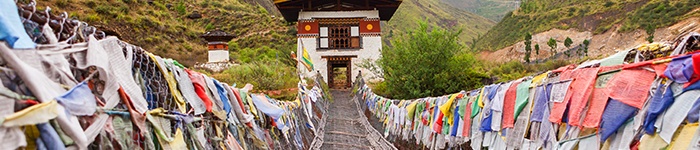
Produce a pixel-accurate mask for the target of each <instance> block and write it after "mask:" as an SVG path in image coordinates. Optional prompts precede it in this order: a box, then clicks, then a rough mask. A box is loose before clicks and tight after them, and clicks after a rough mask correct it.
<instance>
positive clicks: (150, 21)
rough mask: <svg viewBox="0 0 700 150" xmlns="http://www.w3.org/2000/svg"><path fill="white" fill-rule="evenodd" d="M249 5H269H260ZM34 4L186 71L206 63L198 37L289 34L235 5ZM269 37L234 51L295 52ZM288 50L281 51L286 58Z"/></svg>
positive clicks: (277, 22)
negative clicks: (218, 32) (197, 15)
mask: <svg viewBox="0 0 700 150" xmlns="http://www.w3.org/2000/svg"><path fill="white" fill-rule="evenodd" d="M21 1H28V0H21ZM252 2H256V3H272V2H271V1H270V2H268V1H265V0H252ZM25 3H26V2H25ZM37 3H38V4H37V6H38V7H39V9H40V10H43V7H44V6H49V7H51V8H52V12H53V13H59V12H64V11H65V12H70V14H71V17H76V18H78V19H79V20H81V21H85V22H87V23H88V24H90V25H94V26H97V27H99V28H100V29H101V30H105V31H111V33H116V35H115V36H118V37H119V38H120V39H122V40H124V41H127V42H129V43H132V44H134V45H138V46H141V47H143V48H144V49H145V50H147V51H151V52H153V53H155V54H156V55H160V56H163V57H169V58H173V59H176V60H178V61H180V62H182V63H183V64H185V65H186V66H193V65H194V64H195V63H197V62H206V58H207V54H206V53H207V47H206V41H204V39H202V38H200V37H199V36H200V35H202V34H204V33H205V32H206V31H209V30H213V29H222V30H224V31H226V32H228V33H231V34H234V35H244V34H247V33H251V32H260V31H264V30H268V29H288V28H294V26H291V25H289V24H288V23H286V22H285V21H284V20H281V19H279V18H280V17H276V18H273V17H272V16H271V14H279V13H278V12H276V11H277V10H271V11H270V10H266V9H265V8H263V7H260V6H258V5H257V4H256V5H253V4H250V3H245V2H242V1H238V0H221V1H219V0H194V1H185V0H174V1H166V0H154V1H153V3H152V4H149V3H147V1H136V0H110V1H100V0H46V1H37ZM168 6H169V7H168ZM270 6H273V5H272V4H270ZM194 11H197V12H199V13H201V14H202V15H203V18H200V19H189V18H187V16H188V15H189V14H190V13H192V12H194ZM270 12H273V13H270ZM272 36H273V35H271V34H266V35H253V36H251V37H249V38H244V39H239V40H238V41H237V42H238V43H239V47H240V48H250V49H259V48H262V47H263V46H265V45H276V46H274V47H273V49H274V48H278V47H295V46H294V45H295V44H296V43H294V42H287V41H292V40H294V39H295V37H294V35H293V34H277V35H274V36H275V37H272ZM259 43H263V44H259ZM275 50H277V49H275ZM288 50H289V49H284V50H283V51H284V52H285V53H289V52H288ZM279 53H282V50H280V52H279Z"/></svg>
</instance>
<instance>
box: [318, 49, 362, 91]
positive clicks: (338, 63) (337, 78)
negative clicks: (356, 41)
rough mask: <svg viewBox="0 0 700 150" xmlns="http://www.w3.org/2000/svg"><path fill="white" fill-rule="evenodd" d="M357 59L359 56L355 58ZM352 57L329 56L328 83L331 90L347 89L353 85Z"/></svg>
mask: <svg viewBox="0 0 700 150" xmlns="http://www.w3.org/2000/svg"><path fill="white" fill-rule="evenodd" d="M355 57H357V56H355ZM351 58H352V57H351V56H328V57H326V59H327V60H328V63H327V64H328V70H327V71H328V83H329V86H330V88H335V89H346V88H350V87H351V85H352V61H351Z"/></svg>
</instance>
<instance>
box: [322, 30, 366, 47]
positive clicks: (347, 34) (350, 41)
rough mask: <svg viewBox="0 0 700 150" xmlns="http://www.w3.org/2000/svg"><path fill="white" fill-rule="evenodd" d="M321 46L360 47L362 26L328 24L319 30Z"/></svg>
mask: <svg viewBox="0 0 700 150" xmlns="http://www.w3.org/2000/svg"><path fill="white" fill-rule="evenodd" d="M319 32H320V34H319V41H318V42H319V45H318V46H319V48H321V49H359V48H362V46H361V42H360V28H359V26H357V25H344V24H340V25H326V26H321V27H320V30H319Z"/></svg>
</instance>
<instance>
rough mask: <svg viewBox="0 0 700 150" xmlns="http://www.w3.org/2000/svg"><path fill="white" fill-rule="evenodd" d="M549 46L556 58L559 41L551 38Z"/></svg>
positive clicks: (548, 42)
mask: <svg viewBox="0 0 700 150" xmlns="http://www.w3.org/2000/svg"><path fill="white" fill-rule="evenodd" d="M547 45H548V46H549V48H551V51H552V56H554V54H557V40H554V38H549V41H547Z"/></svg>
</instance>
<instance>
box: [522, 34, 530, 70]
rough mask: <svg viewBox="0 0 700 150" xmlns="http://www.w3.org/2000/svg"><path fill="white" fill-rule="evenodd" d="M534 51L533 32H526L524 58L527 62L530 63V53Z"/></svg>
mask: <svg viewBox="0 0 700 150" xmlns="http://www.w3.org/2000/svg"><path fill="white" fill-rule="evenodd" d="M531 53H532V34H530V32H528V33H526V34H525V57H524V58H523V59H524V60H525V62H527V63H530V55H531Z"/></svg>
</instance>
